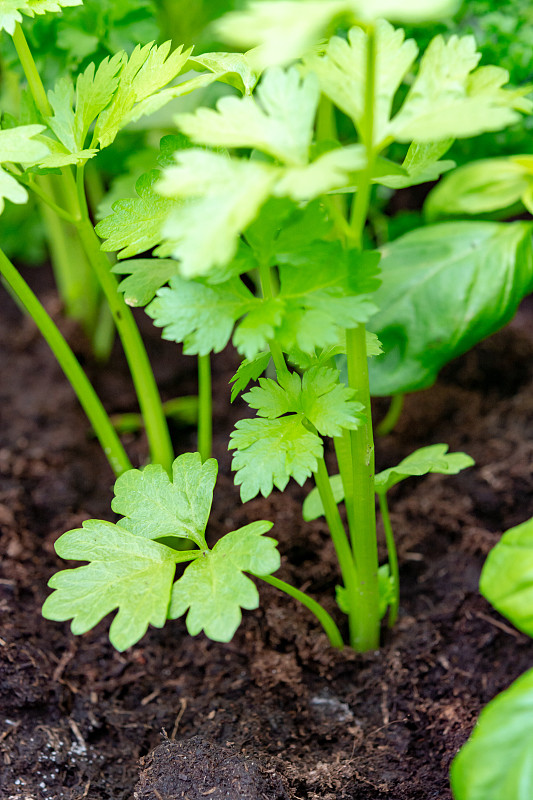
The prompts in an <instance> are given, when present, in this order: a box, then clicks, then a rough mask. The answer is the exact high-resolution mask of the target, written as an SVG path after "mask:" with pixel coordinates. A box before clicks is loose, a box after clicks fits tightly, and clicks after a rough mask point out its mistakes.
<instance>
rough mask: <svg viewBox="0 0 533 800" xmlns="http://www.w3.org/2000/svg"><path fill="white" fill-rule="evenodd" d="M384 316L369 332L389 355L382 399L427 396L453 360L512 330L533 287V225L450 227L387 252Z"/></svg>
mask: <svg viewBox="0 0 533 800" xmlns="http://www.w3.org/2000/svg"><path fill="white" fill-rule="evenodd" d="M380 266H381V268H382V276H383V283H382V286H381V288H380V289H378V291H377V292H376V295H375V300H376V304H377V305H378V307H379V309H380V311H379V312H378V313H377V314H376V315H375V316H374V317H373V318H372V319H371V321H370V323H369V327H370V329H371V330H373V331H374V332H375V333H377V334H378V336H379V338H380V340H381V342H382V344H383V349H384V351H385V352H384V355H383V356H380V357H379V358H374V359H372V361H371V362H370V363H369V371H370V385H371V390H372V393H373V394H374V395H390V394H396V393H398V392H407V391H414V390H417V389H423V388H426V387H427V386H431V384H432V383H433V382H434V380H435V379H436V376H437V374H438V372H439V370H440V369H441V367H443V366H444V364H446V363H448V361H451V359H452V358H455V357H456V356H458V355H460V354H461V353H464V352H465V351H466V350H468V349H470V348H471V347H473V345H474V344H476V343H477V342H479V341H481V340H482V339H484V338H485V337H486V336H489V335H490V334H492V333H494V332H495V331H497V330H498V329H499V328H501V327H502V326H503V325H505V324H506V323H507V322H508V321H509V320H510V319H511V318H512V316H513V315H514V313H515V311H516V309H517V307H518V304H519V302H520V301H521V299H522V297H524V296H525V295H526V294H528V292H530V291H531V289H532V288H533V254H532V250H531V226H530V224H529V223H524V222H513V223H505V224H504V223H493V222H450V223H444V224H441V225H430V226H426V227H425V228H420V229H418V230H415V231H412V232H411V233H408V234H406V235H405V236H402V237H400V238H399V239H396V240H395V241H394V242H392V243H391V244H388V245H387V246H386V247H385V248H383V258H382V260H381V264H380Z"/></svg>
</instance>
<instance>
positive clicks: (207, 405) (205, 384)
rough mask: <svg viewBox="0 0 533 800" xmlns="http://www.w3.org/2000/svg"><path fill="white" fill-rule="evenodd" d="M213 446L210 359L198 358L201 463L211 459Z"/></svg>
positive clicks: (199, 448) (208, 357) (205, 357)
mask: <svg viewBox="0 0 533 800" xmlns="http://www.w3.org/2000/svg"><path fill="white" fill-rule="evenodd" d="M212 445H213V397H212V389H211V358H210V356H209V354H208V355H206V356H198V452H199V453H200V456H201V458H202V461H207V459H208V458H210V457H211V449H212Z"/></svg>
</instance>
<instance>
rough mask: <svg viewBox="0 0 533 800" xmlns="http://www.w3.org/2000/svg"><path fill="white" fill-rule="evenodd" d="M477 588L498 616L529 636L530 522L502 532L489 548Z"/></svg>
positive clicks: (532, 623)
mask: <svg viewBox="0 0 533 800" xmlns="http://www.w3.org/2000/svg"><path fill="white" fill-rule="evenodd" d="M479 588H480V591H481V594H482V595H483V596H484V597H486V598H487V600H488V601H489V603H491V604H492V605H493V606H494V608H495V609H496V610H497V611H499V612H500V614H503V616H504V617H507V619H509V620H511V622H512V623H513V625H516V627H517V628H518V629H519V630H521V631H524V633H527V635H528V636H533V519H528V520H527V522H523V523H522V524H521V525H517V526H516V528H511V529H510V530H508V531H506V533H504V534H503V536H502V538H501V540H500V541H499V542H498V544H497V545H496V547H493V548H492V550H491V551H490V553H489V555H488V558H487V560H486V561H485V564H484V566H483V571H482V573H481V580H480V583H479Z"/></svg>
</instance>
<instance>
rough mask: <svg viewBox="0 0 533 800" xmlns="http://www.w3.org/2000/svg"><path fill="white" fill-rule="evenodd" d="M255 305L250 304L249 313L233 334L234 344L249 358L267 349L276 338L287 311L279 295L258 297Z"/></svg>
mask: <svg viewBox="0 0 533 800" xmlns="http://www.w3.org/2000/svg"><path fill="white" fill-rule="evenodd" d="M254 306H255V307H254ZM254 306H251V304H250V306H249V307H248V309H247V312H248V313H247V314H246V315H245V317H244V318H243V319H242V321H241V322H239V323H238V324H237V327H236V329H235V332H234V334H233V345H234V346H235V347H236V348H237V351H238V352H239V353H240V354H241V355H243V356H244V357H245V358H248V359H250V358H254V357H255V356H256V355H257V353H259V352H261V351H262V350H265V349H266V348H267V347H268V343H269V342H270V341H271V340H272V339H274V338H275V335H276V329H277V328H278V326H279V325H280V324H281V322H282V320H283V314H284V311H285V308H284V305H283V302H282V301H281V300H280V299H279V298H277V297H273V298H266V299H257V300H256V301H255V303H254Z"/></svg>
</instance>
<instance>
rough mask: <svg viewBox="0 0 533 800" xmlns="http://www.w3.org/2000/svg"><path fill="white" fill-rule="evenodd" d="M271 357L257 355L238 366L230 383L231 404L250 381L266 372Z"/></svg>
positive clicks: (265, 354) (263, 354) (268, 355)
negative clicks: (231, 384)
mask: <svg viewBox="0 0 533 800" xmlns="http://www.w3.org/2000/svg"><path fill="white" fill-rule="evenodd" d="M270 359H271V355H270V351H269V352H268V353H258V354H257V355H256V356H255V358H252V359H247V358H245V359H244V361H243V362H242V363H241V364H240V365H239V368H238V370H237V372H236V373H235V375H234V376H233V378H232V379H231V380H230V383H233V386H232V387H231V402H232V403H233V401H234V400H235V398H236V397H237V396H238V395H239V394H240V393H241V392H242V391H244V389H246V387H247V386H248V384H249V383H250V381H256V380H257V379H258V378H259V376H260V375H262V374H263V372H264V371H265V370H266V368H267V367H268V365H269V363H270Z"/></svg>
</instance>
